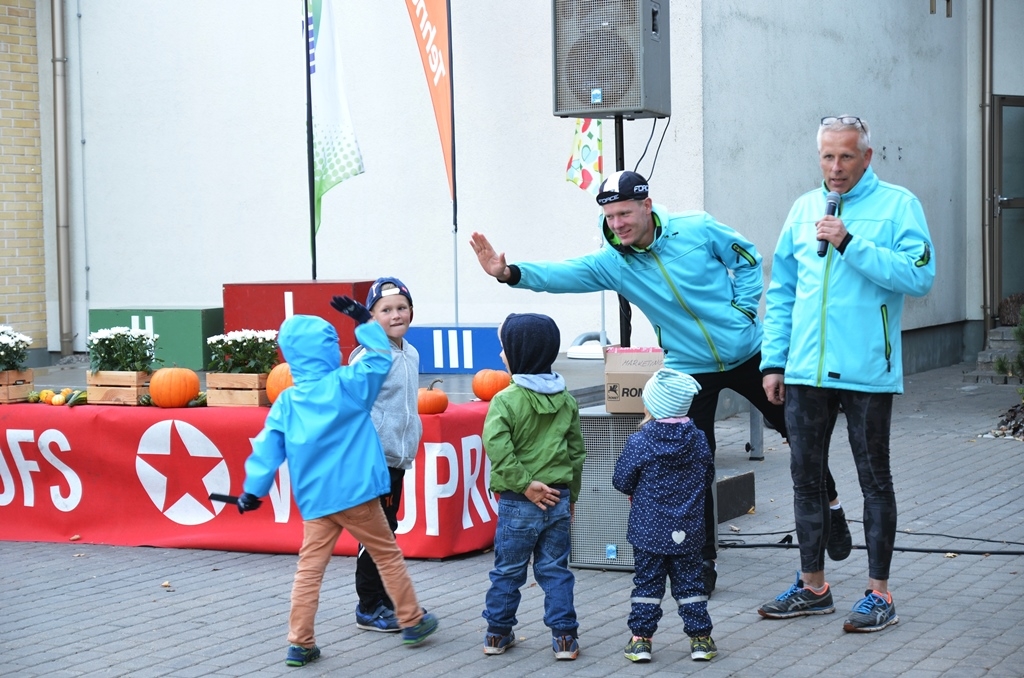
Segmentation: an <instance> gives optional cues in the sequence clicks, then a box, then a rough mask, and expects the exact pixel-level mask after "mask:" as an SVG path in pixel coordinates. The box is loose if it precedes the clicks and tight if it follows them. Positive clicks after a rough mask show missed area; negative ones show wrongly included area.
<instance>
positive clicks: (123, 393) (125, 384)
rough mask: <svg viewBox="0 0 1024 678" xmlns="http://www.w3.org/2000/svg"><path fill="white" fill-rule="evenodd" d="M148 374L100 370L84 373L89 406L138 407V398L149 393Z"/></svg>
mask: <svg viewBox="0 0 1024 678" xmlns="http://www.w3.org/2000/svg"><path fill="white" fill-rule="evenodd" d="M149 378H150V374H149V373H148V372H119V371H116V370H109V371H108V370H100V371H99V372H97V373H96V374H93V373H92V372H86V373H85V383H86V391H87V397H88V401H89V404H90V405H138V404H139V396H141V395H146V394H148V393H149Z"/></svg>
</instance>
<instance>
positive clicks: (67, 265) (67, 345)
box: [50, 0, 74, 357]
mask: <svg viewBox="0 0 1024 678" xmlns="http://www.w3.org/2000/svg"><path fill="white" fill-rule="evenodd" d="M50 24H51V28H52V30H53V58H52V59H51V61H52V63H53V137H54V159H55V172H56V175H57V176H56V181H55V182H54V183H55V185H56V192H57V303H58V309H59V315H60V354H61V357H66V356H69V355H71V354H72V353H73V352H74V345H73V337H74V335H73V334H72V332H71V246H70V240H71V236H70V232H71V227H70V225H69V219H68V134H67V69H66V66H67V61H68V59H67V56H65V52H64V2H63V0H50Z"/></svg>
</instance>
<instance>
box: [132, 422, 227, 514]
mask: <svg viewBox="0 0 1024 678" xmlns="http://www.w3.org/2000/svg"><path fill="white" fill-rule="evenodd" d="M135 472H136V473H137V474H138V476H139V481H140V482H141V483H142V487H143V488H145V490H146V493H147V494H148V495H149V498H150V499H151V500H152V501H153V504H154V505H155V506H156V508H157V510H159V511H160V512H162V513H163V514H164V515H165V516H167V517H168V518H169V519H171V520H173V521H174V522H175V523H178V524H179V525H201V524H203V523H205V522H207V521H209V520H212V519H213V518H215V517H216V516H217V514H218V513H220V512H221V511H222V510H223V508H224V504H222V503H220V502H216V503H214V502H211V501H210V500H209V496H210V494H211V493H220V494H228V493H229V492H230V488H231V476H230V474H229V472H228V465H227V462H225V461H224V455H222V454H221V453H220V450H218V449H217V446H216V445H214V444H213V442H212V441H211V440H210V439H209V438H207V437H206V435H204V434H203V432H202V431H200V430H199V429H197V428H196V427H195V426H193V425H192V424H189V423H188V422H184V421H180V420H177V419H167V420H164V421H160V422H157V423H155V424H153V425H152V426H150V427H149V428H148V429H146V432H145V433H143V434H142V437H141V438H140V439H139V452H138V456H137V457H136V458H135Z"/></svg>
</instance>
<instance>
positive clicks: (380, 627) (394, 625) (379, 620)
mask: <svg viewBox="0 0 1024 678" xmlns="http://www.w3.org/2000/svg"><path fill="white" fill-rule="evenodd" d="M356 628H360V629H363V630H364V631H380V632H381V633H398V632H399V631H401V630H402V628H401V627H400V626H399V625H398V617H396V616H395V611H394V610H390V609H388V608H387V607H385V605H384V603H381V604H379V605H377V609H376V610H374V611H373V612H370V613H369V614H367V613H366V612H363V611H362V610H360V609H359V606H358V605H356Z"/></svg>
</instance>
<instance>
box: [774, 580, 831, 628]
mask: <svg viewBox="0 0 1024 678" xmlns="http://www.w3.org/2000/svg"><path fill="white" fill-rule="evenodd" d="M835 611H836V606H835V605H833V604H832V590H831V589H830V588H829V586H828V584H825V590H824V591H823V592H822V593H820V594H818V593H815V592H814V591H812V590H810V589H809V588H805V587H804V583H803V582H802V581H801V580H800V573H799V572H797V573H796V583H795V584H793V585H792V586H790V587H789V588H788V589H787V590H786V591H785V593H783V594H782V595H780V596H779V597H778V598H776V599H775V600H769V601H768V602H767V603H765V604H764V605H762V606H761V607H760V608H758V610H757V613H758V614H759V615H761V616H762V617H764V618H765V619H789V618H790V617H802V616H804V615H810V614H831V613H833V612H835Z"/></svg>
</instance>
